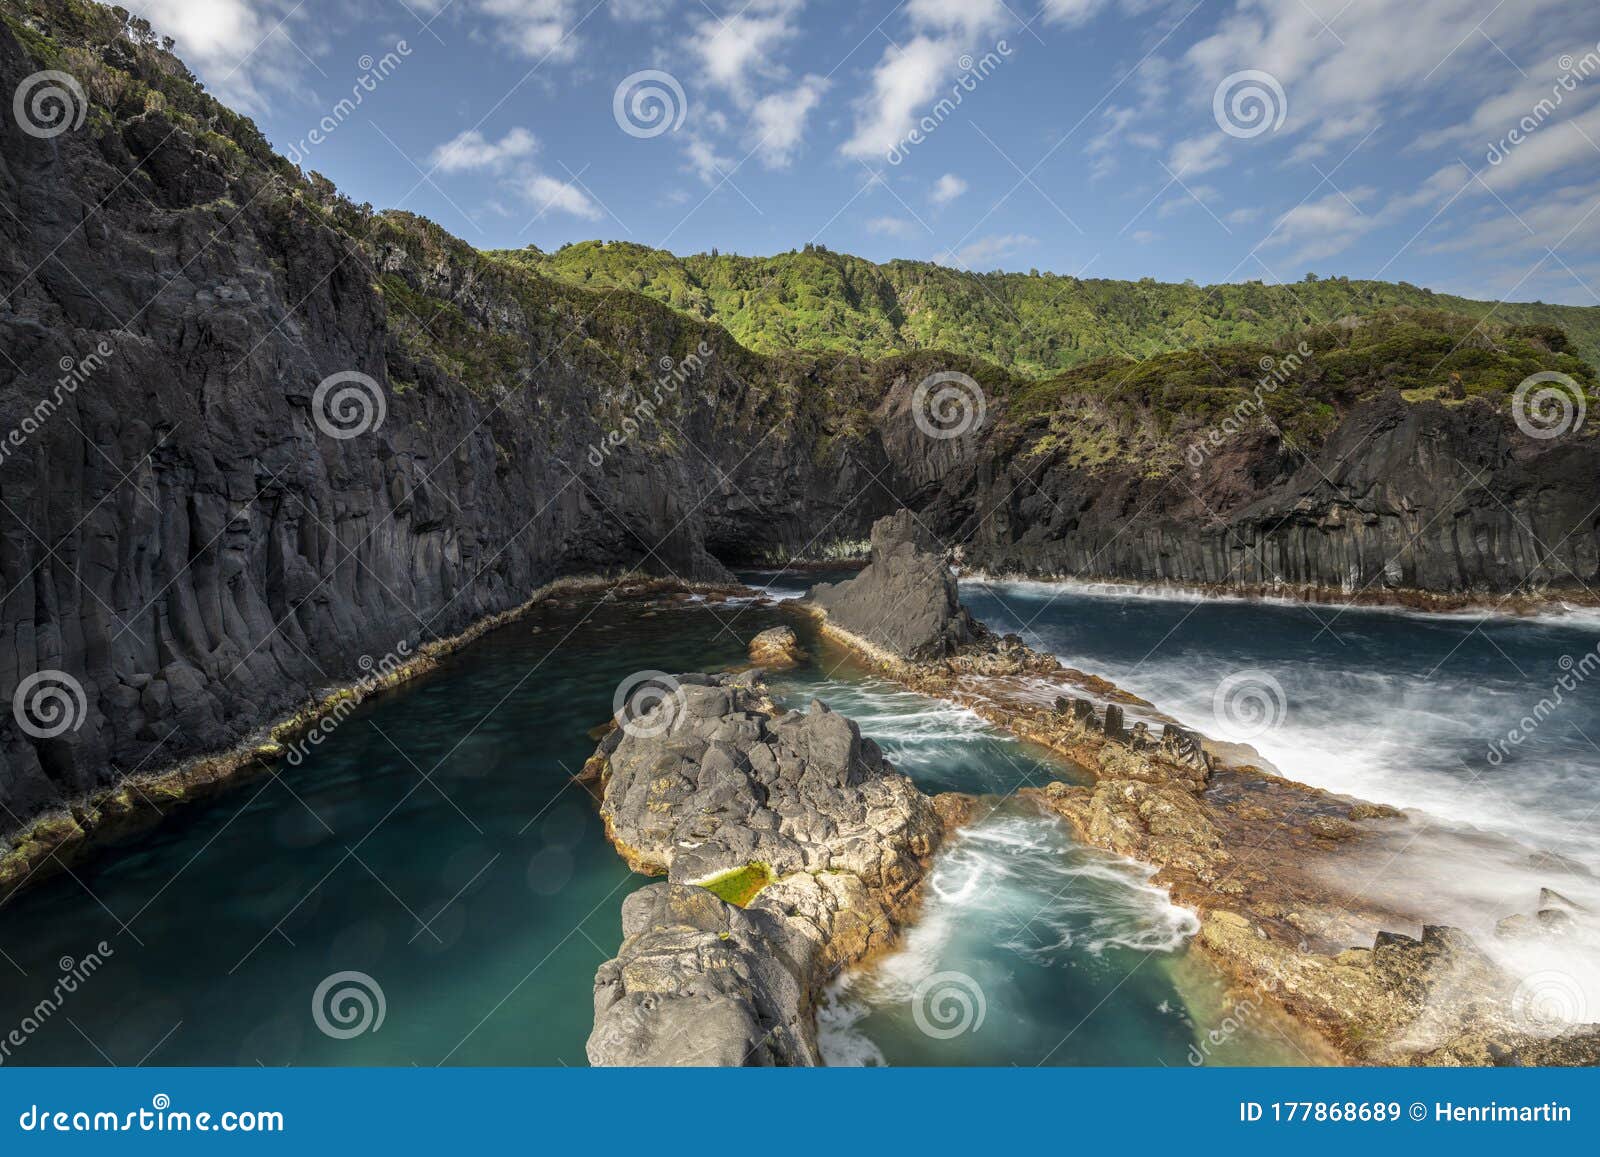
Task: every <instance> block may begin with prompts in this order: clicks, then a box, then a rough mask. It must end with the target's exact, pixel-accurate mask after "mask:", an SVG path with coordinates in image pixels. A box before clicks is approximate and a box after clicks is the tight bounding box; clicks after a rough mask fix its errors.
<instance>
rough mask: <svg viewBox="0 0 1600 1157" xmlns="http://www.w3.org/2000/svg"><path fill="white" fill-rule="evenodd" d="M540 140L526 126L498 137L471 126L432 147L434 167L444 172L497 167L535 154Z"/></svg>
mask: <svg viewBox="0 0 1600 1157" xmlns="http://www.w3.org/2000/svg"><path fill="white" fill-rule="evenodd" d="M536 148H538V141H536V140H535V139H534V136H533V134H532V133H530V132H529V131H528V130H527V129H524V128H514V129H512V130H511V131H510V132H508V133H506V135H505V136H503V137H501V138H500V139H499V140H498V141H491V140H489V139H488V138H487V137H485V136H484V135H483V134H482V133H480V132H479V131H478V130H477V129H468V130H467V131H466V132H464V133H460V134H459V135H457V136H455V137H453V138H452V139H450V140H448V141H446V142H445V143H444V144H442V145H440V146H439V147H438V148H436V149H434V150H433V155H432V156H431V157H430V158H429V160H430V161H431V162H432V164H433V167H434V168H436V169H438V170H439V171H440V172H444V173H466V172H471V171H473V170H474V169H488V168H494V167H496V166H499V165H501V164H504V163H505V162H506V161H510V160H517V159H520V158H522V157H528V156H532V155H533V152H534V150H535V149H536Z"/></svg>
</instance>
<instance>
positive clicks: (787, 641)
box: [750, 627, 805, 671]
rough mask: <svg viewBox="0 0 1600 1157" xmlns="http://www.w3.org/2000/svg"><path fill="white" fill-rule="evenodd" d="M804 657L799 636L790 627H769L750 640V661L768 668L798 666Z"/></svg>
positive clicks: (777, 669) (775, 669)
mask: <svg viewBox="0 0 1600 1157" xmlns="http://www.w3.org/2000/svg"><path fill="white" fill-rule="evenodd" d="M804 658H805V652H804V651H802V650H801V649H800V639H799V636H797V635H796V634H795V633H794V630H793V629H792V628H790V627H771V628H769V629H767V630H765V631H762V632H761V633H760V634H759V635H757V636H756V637H755V638H753V639H751V640H750V659H751V661H752V662H756V663H759V664H761V666H763V667H766V668H768V669H769V670H773V671H781V670H785V669H787V668H789V667H795V666H798V665H799V663H800V661H801V660H802V659H804Z"/></svg>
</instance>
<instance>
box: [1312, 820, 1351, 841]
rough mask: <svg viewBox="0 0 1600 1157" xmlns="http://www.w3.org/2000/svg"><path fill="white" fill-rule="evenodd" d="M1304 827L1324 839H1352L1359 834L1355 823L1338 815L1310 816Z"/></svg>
mask: <svg viewBox="0 0 1600 1157" xmlns="http://www.w3.org/2000/svg"><path fill="white" fill-rule="evenodd" d="M1306 828H1307V829H1308V830H1310V832H1311V833H1312V834H1313V835H1317V836H1321V837H1322V838H1323V839H1325V840H1353V839H1355V838H1356V836H1358V835H1360V834H1361V833H1360V831H1359V830H1358V829H1357V828H1356V826H1355V824H1353V823H1351V822H1350V821H1349V820H1342V819H1340V818H1339V817H1338V816H1312V817H1311V818H1310V819H1309V820H1307V821H1306Z"/></svg>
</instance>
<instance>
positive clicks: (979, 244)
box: [938, 233, 1039, 269]
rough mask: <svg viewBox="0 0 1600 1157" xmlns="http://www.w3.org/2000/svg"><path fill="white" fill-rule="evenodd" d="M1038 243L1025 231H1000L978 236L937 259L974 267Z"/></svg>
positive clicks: (968, 267) (946, 262)
mask: <svg viewBox="0 0 1600 1157" xmlns="http://www.w3.org/2000/svg"><path fill="white" fill-rule="evenodd" d="M1038 243H1039V242H1038V239H1037V238H1034V237H1029V236H1028V235H1027V234H1026V233H1002V234H998V235H995V236H992V237H980V238H978V239H977V240H976V241H974V242H973V243H972V244H971V245H967V246H964V247H963V248H961V249H958V250H956V251H955V252H954V253H942V254H940V255H939V257H938V261H939V262H940V263H941V264H943V265H954V266H957V267H959V268H961V269H976V268H977V267H978V266H979V265H988V264H989V263H991V262H994V261H998V260H999V259H1000V258H1002V257H1008V256H1010V255H1011V254H1012V253H1015V252H1016V251H1017V250H1018V249H1025V248H1027V247H1028V246H1030V245H1037V244H1038Z"/></svg>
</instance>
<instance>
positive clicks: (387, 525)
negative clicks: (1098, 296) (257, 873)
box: [0, 0, 1600, 831]
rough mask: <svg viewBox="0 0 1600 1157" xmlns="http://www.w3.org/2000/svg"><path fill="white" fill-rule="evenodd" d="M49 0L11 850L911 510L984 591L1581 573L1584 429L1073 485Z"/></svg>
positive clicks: (7, 365)
mask: <svg viewBox="0 0 1600 1157" xmlns="http://www.w3.org/2000/svg"><path fill="white" fill-rule="evenodd" d="M28 7H30V8H35V9H37V8H41V7H44V8H50V7H51V5H50V3H49V2H48V0H35V2H33V3H31V4H30V5H28ZM55 7H56V8H59V9H60V11H59V13H58V15H60V17H61V19H62V20H67V21H76V22H78V23H77V24H75V25H73V27H71V28H65V29H63V28H54V29H52V28H44V27H43V26H42V25H40V24H39V23H38V21H34V22H32V23H22V22H19V21H18V20H16V19H15V18H13V16H12V14H11V13H10V12H9V10H8V13H7V21H6V22H0V91H5V92H14V91H16V89H17V87H18V85H19V84H20V83H21V82H22V81H23V79H24V78H25V77H27V76H30V75H32V74H33V73H35V72H37V71H39V70H41V69H44V68H49V67H57V66H59V65H62V64H70V65H71V67H72V68H73V69H76V70H77V74H79V75H81V76H82V78H83V83H84V84H85V86H86V88H87V90H88V92H89V94H90V100H89V103H90V105H91V106H92V107H91V109H90V110H89V113H90V115H88V116H87V117H86V120H85V123H84V124H83V125H82V126H80V127H79V128H76V129H73V130H71V131H66V132H62V133H58V134H55V135H40V134H34V133H28V132H25V131H22V129H21V126H20V123H19V122H18V121H17V120H16V118H15V117H12V118H10V119H7V120H5V121H4V123H3V128H0V351H3V355H4V356H3V357H0V640H3V642H0V696H3V697H4V699H5V711H4V712H3V713H0V808H3V810H0V830H4V831H10V830H13V829H15V828H17V827H20V826H21V825H23V824H24V823H25V822H26V821H27V820H28V819H29V818H30V817H32V816H35V815H38V814H39V813H41V812H43V811H45V810H47V809H49V808H51V807H53V806H57V805H59V804H61V803H62V802H64V801H67V800H70V799H72V798H74V797H77V796H79V795H82V794H83V793H86V792H89V791H92V790H93V789H95V788H97V787H101V786H104V785H106V784H108V783H110V782H112V781H114V780H116V779H118V778H120V777H122V776H124V775H126V774H128V773H130V772H133V771H135V770H140V769H142V770H146V771H151V770H156V769H159V768H163V767H166V766H169V765H171V764H174V763H176V762H178V761H180V760H182V759H184V758H186V757H188V756H191V755H195V754H197V753H201V752H208V751H213V750H216V749H219V748H222V747H226V746H227V745H229V744H231V743H234V742H236V741H237V740H239V739H240V738H241V737H243V736H244V735H246V734H247V733H249V732H250V731H252V730H253V729H254V728H256V727H257V726H259V725H260V724H262V723H264V722H266V721H267V720H269V719H271V718H273V717H275V716H277V715H279V714H281V713H283V712H286V711H288V710H290V709H292V708H294V707H296V706H297V705H299V704H301V703H302V702H303V701H304V700H305V699H306V698H307V696H308V695H310V694H311V693H312V692H313V691H315V690H317V689H319V688H322V687H325V686H328V685H330V684H335V683H340V682H343V681H345V680H348V679H349V678H351V677H352V676H353V675H355V674H356V673H357V672H358V670H359V669H360V663H361V660H362V657H363V656H367V657H370V658H372V659H377V658H379V657H381V656H383V655H385V654H388V653H390V652H393V651H396V650H397V649H398V648H399V646H400V644H402V643H405V644H406V645H407V646H408V647H411V648H415V646H416V645H418V644H420V643H422V642H426V641H429V640H432V639H435V638H438V637H442V636H448V635H451V634H453V633H456V632H459V631H461V630H462V629H464V628H465V627H466V626H468V625H469V624H470V623H472V622H474V621H475V620H479V619H481V618H483V617H484V616H486V615H490V614H493V613H496V612H499V611H503V610H505V609H507V608H510V607H514V606H516V605H518V604H520V603H521V602H522V601H523V600H524V599H526V598H527V597H528V595H529V594H530V592H531V591H533V590H534V589H535V588H536V587H538V586H539V585H541V584H542V583H544V582H546V581H547V580H549V579H552V578H555V577H558V576H563V575H573V574H583V573H596V572H611V573H620V572H626V571H629V570H633V569H638V570H640V571H643V572H646V573H655V574H668V573H670V574H673V575H676V576H678V577H681V578H686V579H694V578H705V577H714V576H719V575H722V574H723V573H725V572H724V571H723V569H722V568H723V565H724V564H725V563H731V562H735V561H745V560H751V559H755V558H760V557H772V556H776V557H779V558H783V559H788V558H791V557H795V556H807V555H813V556H814V555H818V554H820V553H822V552H823V551H824V550H825V549H827V548H829V547H831V546H833V545H834V544H837V543H840V542H848V541H859V540H860V539H862V538H864V537H865V535H866V532H867V529H868V528H869V527H870V526H871V525H872V523H873V521H874V519H876V518H877V517H879V516H880V515H884V514H887V513H889V512H890V511H893V510H896V509H898V508H900V507H901V506H909V507H910V508H912V509H913V510H915V511H917V514H918V518H919V520H920V521H921V522H922V523H924V524H926V525H927V526H928V527H930V528H932V530H933V531H934V532H935V533H936V534H937V535H938V537H939V539H940V540H941V543H942V544H943V545H945V546H956V545H959V546H962V547H963V549H964V550H965V552H966V556H967V558H968V560H969V561H971V562H975V563H977V564H979V565H983V566H987V567H991V568H994V569H1008V570H1009V569H1015V570H1022V571H1028V572H1033V573H1048V574H1075V575H1083V576H1112V577H1119V578H1131V579H1166V580H1175V581H1183V582H1205V583H1216V584H1222V585H1252V584H1270V583H1290V584H1293V583H1306V584H1318V585H1322V586H1327V587H1334V588H1340V589H1345V590H1357V589H1362V588H1364V587H1367V586H1369V585H1370V586H1372V587H1374V588H1393V587H1415V588H1421V589H1424V590H1434V591H1469V590H1472V591H1481V592H1486V593H1487V592H1505V591H1510V590H1513V589H1516V588H1518V587H1519V585H1522V584H1537V585H1548V586H1550V587H1553V588H1556V589H1563V590H1565V589H1577V587H1578V585H1579V584H1580V583H1587V584H1590V585H1593V583H1594V581H1595V577H1596V570H1597V543H1596V538H1595V533H1596V531H1595V523H1594V517H1595V515H1594V511H1593V510H1592V509H1591V507H1593V506H1594V505H1595V504H1596V503H1595V501H1594V500H1595V498H1596V494H1595V492H1596V484H1595V481H1594V480H1595V479H1596V477H1600V473H1597V471H1596V469H1595V467H1596V466H1597V465H1600V462H1597V461H1596V458H1597V451H1596V449H1595V447H1594V444H1593V439H1592V438H1589V437H1587V436H1574V437H1570V438H1563V439H1558V440H1555V441H1538V440H1534V439H1530V438H1527V437H1524V436H1522V435H1520V434H1517V433H1516V431H1515V429H1514V427H1513V426H1512V425H1511V422H1510V420H1509V418H1507V417H1506V416H1505V414H1504V413H1503V412H1500V411H1498V410H1496V409H1494V408H1492V407H1491V406H1489V405H1488V404H1481V403H1476V402H1474V403H1470V404H1466V405H1452V406H1448V407H1447V406H1446V405H1444V404H1441V403H1438V402H1422V403H1413V402H1402V401H1401V400H1399V399H1398V398H1397V397H1388V398H1380V399H1378V400H1376V401H1369V402H1367V403H1364V404H1362V405H1357V406H1355V407H1353V408H1351V409H1349V410H1348V411H1346V412H1343V413H1342V416H1341V417H1339V418H1338V419H1337V420H1336V421H1335V422H1334V423H1333V424H1332V426H1331V428H1330V432H1328V433H1327V434H1326V436H1325V437H1320V438H1319V439H1318V440H1317V441H1316V442H1315V444H1314V445H1311V446H1309V447H1308V448H1307V449H1305V450H1304V451H1301V450H1297V449H1295V448H1294V447H1292V446H1291V445H1289V444H1288V443H1287V442H1286V441H1285V440H1284V438H1283V437H1281V436H1279V435H1277V434H1274V433H1272V432H1270V428H1253V430H1252V431H1249V432H1246V433H1243V434H1240V435H1238V436H1237V437H1236V438H1234V439H1233V440H1231V441H1230V442H1228V443H1227V444H1226V445H1225V446H1224V447H1223V448H1222V449H1220V450H1219V451H1218V452H1217V453H1215V454H1213V455H1211V456H1210V457H1208V458H1206V459H1205V460H1204V461H1203V462H1202V463H1201V464H1200V465H1199V466H1197V467H1192V466H1188V465H1186V464H1182V463H1179V464H1177V465H1176V466H1174V465H1172V464H1171V463H1167V464H1163V463H1162V462H1160V461H1154V460H1152V461H1146V462H1143V463H1138V464H1131V465H1130V464H1129V463H1128V462H1127V461H1126V460H1125V459H1123V460H1117V461H1112V462H1110V463H1100V464H1096V463H1095V462H1092V461H1089V462H1086V461H1083V460H1081V457H1074V456H1073V455H1072V454H1071V453H1068V452H1067V451H1065V450H1063V449H1060V448H1052V447H1051V445H1050V443H1049V440H1048V438H1047V437H1046V434H1047V433H1049V432H1051V431H1054V430H1056V429H1057V428H1058V427H1059V424H1060V422H1061V421H1062V419H1061V417H1060V415H1059V414H1058V415H1056V416H1054V417H1051V418H1044V417H1039V416H1036V415H1033V414H1032V412H1031V411H1028V410H1027V409H1026V407H1024V406H1021V405H1020V404H1018V401H1017V399H1018V398H1019V397H1020V396H1021V395H1020V394H1019V390H1021V388H1022V386H1023V385H1024V383H1019V382H1018V381H1016V380H1015V379H1012V378H1010V377H1009V376H1008V375H1006V374H1004V373H1003V372H1001V371H998V370H995V369H994V368H993V367H987V366H983V365H982V364H980V363H976V362H974V361H972V360H971V359H963V358H958V357H952V356H948V355H943V354H936V353H932V352H923V353H918V354H915V355H909V356H906V357H903V358H897V359H893V360H891V361H889V362H886V363H882V364H876V365H874V364H866V363H862V362H860V361H859V360H856V359H850V358H846V359H843V360H841V359H839V358H837V357H836V356H833V355H827V356H821V355H819V356H815V357H812V356H806V355H797V354H789V355H784V356H783V357H778V358H768V357H761V356H758V355H755V354H752V353H750V352H749V351H747V350H744V349H742V348H741V347H740V346H739V345H738V344H737V343H735V342H734V341H733V340H732V339H731V338H730V337H729V336H728V335H727V334H726V333H725V332H723V331H722V330H720V329H718V328H716V327H714V326H711V325H707V324H704V323H702V322H698V321H696V320H694V319H692V318H688V317H685V316H683V315H681V314H677V313H674V312H672V311H671V310H669V309H667V308H665V307H664V306H661V305H659V304H657V303H655V302H652V301H650V300H648V299H646V298H643V297H640V296H638V295H634V294H630V293H627V292H624V291H606V292H585V291H582V290H578V289H574V288H570V287H566V286H563V285H559V284H556V283H553V282H550V281H547V280H545V279H543V278H541V277H539V276H538V275H537V274H535V273H533V272H530V271H529V270H527V269H524V268H520V267H518V266H517V265H516V263H515V262H509V261H506V260H500V259H491V258H489V257H486V256H485V255H483V254H479V253H477V252H475V251H474V250H472V249H471V248H470V247H468V246H466V245H465V244H463V243H461V242H459V241H456V240H455V239H453V238H450V237H449V236H448V235H446V234H444V233H443V231H442V230H439V229H437V228H436V227H434V226H432V225H430V224H428V223H427V222H424V221H420V220H418V219H416V218H412V217H409V216H407V215H405V214H378V215H375V214H373V213H372V212H371V211H370V209H367V208H365V207H356V206H353V205H351V204H350V203H349V202H347V201H344V200H342V199H340V198H338V197H337V195H336V194H335V193H334V192H333V190H332V189H331V188H329V187H327V184H326V182H324V181H321V180H320V179H318V178H307V177H304V176H302V175H301V174H299V173H298V172H297V171H296V170H294V169H293V168H292V167H290V166H289V165H288V164H287V162H284V161H283V160H282V159H281V158H276V157H274V156H272V154H271V153H270V150H269V149H268V148H267V146H266V144H265V142H264V141H262V140H261V138H260V137H259V135H258V134H255V132H254V129H253V128H252V127H251V126H249V125H248V122H245V121H243V120H242V119H241V118H238V117H237V116H235V115H234V114H232V113H229V112H228V111H227V110H225V109H222V108H221V106H219V105H216V104H215V102H212V101H210V99H209V98H207V97H204V96H202V95H200V94H199V93H198V92H197V91H196V90H195V89H194V86H193V85H192V83H190V82H189V81H188V80H187V79H185V74H183V72H182V68H181V65H178V64H177V62H176V61H174V60H173V59H172V58H171V57H169V56H166V55H165V54H163V53H161V52H159V51H158V50H157V49H154V48H153V47H151V46H149V45H139V44H134V43H131V42H129V41H128V40H127V39H126V33H125V31H124V30H123V29H122V25H121V23H120V22H119V21H117V20H115V19H113V18H112V17H111V14H110V13H109V11H108V10H101V9H96V8H94V6H92V5H81V4H75V5H56V6H55ZM95 12H102V13H104V14H105V16H106V20H103V21H101V22H100V23H99V24H94V22H93V21H92V20H91V21H89V23H87V24H85V23H84V21H85V20H88V17H86V16H85V15H84V14H85V13H89V14H90V15H92V14H93V13H95ZM84 29H87V31H85V30H84ZM97 29H98V31H97ZM63 45H65V46H67V47H66V48H63ZM52 46H53V47H52ZM63 52H67V53H68V55H67V56H65V57H62V56H61V53H63ZM58 57H59V58H58ZM1217 356H1222V355H1221V354H1219V355H1217ZM951 373H958V374H970V375H972V376H973V377H974V379H976V380H979V381H981V382H982V388H983V390H984V391H985V393H986V410H985V413H984V414H983V415H982V420H980V421H975V422H973V423H971V424H970V425H969V427H968V428H966V429H965V430H963V431H962V432H960V433H959V434H958V435H957V436H943V432H942V431H941V432H940V433H939V434H938V435H937V436H936V435H934V434H930V432H929V428H928V423H927V422H926V421H925V420H924V419H925V414H923V413H920V412H919V410H920V408H921V406H922V405H923V403H924V401H925V398H924V396H923V395H922V394H920V393H919V390H920V388H921V387H922V385H923V383H925V382H926V381H927V380H928V378H929V375H935V374H944V375H947V376H948V375H949V374H951ZM58 672H59V673H62V674H64V676H65V677H66V679H67V680H68V683H67V687H66V691H67V693H66V695H65V697H64V698H62V699H58V700H54V701H52V700H50V699H48V698H47V697H41V696H40V695H39V694H38V692H39V691H40V689H41V687H42V686H43V685H42V684H41V683H40V682H39V680H40V679H41V678H44V677H46V676H48V678H50V679H56V678H57V675H56V674H55V673H58ZM19 692H20V694H19ZM76 692H81V698H79V697H77V696H76V694H75V693H76ZM15 704H21V707H20V708H19V709H18V710H16V711H13V710H11V708H12V706H13V705H15ZM30 704H31V705H32V706H31V708H30V706H29V705H30ZM52 704H54V705H56V706H62V707H64V709H65V710H66V721H67V723H68V724H70V725H68V726H63V727H56V726H54V725H53V724H52V721H51V719H50V718H47V716H48V712H49V711H50V710H51V709H52ZM57 718H59V717H57Z"/></svg>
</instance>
